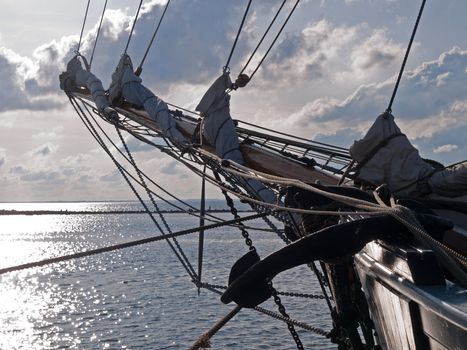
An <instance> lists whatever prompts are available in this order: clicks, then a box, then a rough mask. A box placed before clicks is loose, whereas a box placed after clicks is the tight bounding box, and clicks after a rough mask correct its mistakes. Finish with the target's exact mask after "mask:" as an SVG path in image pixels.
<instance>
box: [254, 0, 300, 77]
mask: <svg viewBox="0 0 467 350" xmlns="http://www.w3.org/2000/svg"><path fill="white" fill-rule="evenodd" d="M299 2H300V0H297V1H296V2H295V5H294V6H293V8H292V10H291V11H290V13H289V15H288V16H287V18H286V19H285V21H284V23H283V24H282V27H281V29H280V30H279V32H278V33H277V35H276V37H275V38H274V40H273V41H272V43H271V45H270V46H269V48H268V50H267V51H266V53H265V54H264V56H263V58H262V59H261V61H260V62H259V63H258V65H257V66H256V68H255V69H254V70H253V73H251V75H250V79H249V80H251V79H252V78H253V76H254V75H255V74H256V72H257V71H258V69H259V67H260V66H261V65H262V64H263V62H264V60H265V59H266V57H267V55H268V54H269V52H270V51H271V49H272V48H273V46H274V44H275V43H276V41H277V39H278V38H279V35H281V33H282V30H283V29H284V28H285V26H286V25H287V22H288V21H289V19H290V17H291V16H292V14H293V13H294V11H295V9H296V8H297V6H298V3H299Z"/></svg>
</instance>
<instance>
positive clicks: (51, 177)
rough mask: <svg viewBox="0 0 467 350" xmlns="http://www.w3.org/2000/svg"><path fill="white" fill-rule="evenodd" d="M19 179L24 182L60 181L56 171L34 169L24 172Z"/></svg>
mask: <svg viewBox="0 0 467 350" xmlns="http://www.w3.org/2000/svg"><path fill="white" fill-rule="evenodd" d="M20 180H21V181H26V182H55V183H59V181H60V182H62V179H61V178H60V173H59V172H58V171H43V170H41V171H35V172H26V174H24V175H21V176H20Z"/></svg>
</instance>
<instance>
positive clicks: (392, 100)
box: [386, 0, 426, 113]
mask: <svg viewBox="0 0 467 350" xmlns="http://www.w3.org/2000/svg"><path fill="white" fill-rule="evenodd" d="M425 2H426V0H423V1H422V5H421V6H420V10H419V11H418V16H417V20H416V21H415V26H414V28H413V30H412V35H411V37H410V41H409V45H408V46H407V50H406V51H405V56H404V60H403V61H402V66H401V69H400V71H399V76H398V77H397V81H396V85H395V86H394V90H393V92H392V96H391V100H390V101H389V105H388V108H387V109H386V113H391V111H392V103H393V102H394V98H395V97H396V93H397V89H398V88H399V83H400V81H401V78H402V74H403V73H404V69H405V64H406V63H407V58H408V57H409V53H410V49H411V47H412V43H413V40H414V38H415V33H416V32H417V28H418V23H419V22H420V18H421V17H422V13H423V8H424V7H425Z"/></svg>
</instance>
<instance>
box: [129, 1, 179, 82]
mask: <svg viewBox="0 0 467 350" xmlns="http://www.w3.org/2000/svg"><path fill="white" fill-rule="evenodd" d="M169 4H170V0H168V1H167V4H165V7H164V12H162V16H161V18H160V20H159V23H158V24H157V27H156V30H155V31H154V34H153V35H152V38H151V41H150V42H149V44H148V47H147V48H146V52H145V53H144V56H143V58H142V59H141V63H140V64H139V66H138V68H136V71H135V75H137V76H140V75H141V72H142V71H143V64H144V61H145V60H146V56H147V55H148V53H149V50H150V49H151V46H152V43H153V41H154V38H155V37H156V35H157V32H158V31H159V27H160V26H161V23H162V20H163V19H164V16H165V12H166V11H167V8H168V7H169Z"/></svg>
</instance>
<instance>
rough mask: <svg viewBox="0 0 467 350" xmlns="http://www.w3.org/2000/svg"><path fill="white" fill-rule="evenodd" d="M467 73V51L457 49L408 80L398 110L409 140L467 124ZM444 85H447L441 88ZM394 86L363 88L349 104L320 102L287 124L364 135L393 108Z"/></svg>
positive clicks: (314, 130) (312, 131) (396, 105)
mask: <svg viewBox="0 0 467 350" xmlns="http://www.w3.org/2000/svg"><path fill="white" fill-rule="evenodd" d="M465 67H467V51H463V50H461V49H459V48H453V49H451V50H450V51H448V52H445V53H443V54H442V55H440V57H439V58H438V59H437V60H434V61H431V62H426V63H423V64H421V65H420V66H419V67H417V68H415V69H414V70H412V71H410V72H407V73H406V74H405V75H404V77H403V79H402V82H401V85H400V88H399V91H398V94H397V97H396V100H395V103H394V105H393V110H394V114H395V115H396V117H397V119H396V121H397V122H398V123H399V124H400V126H401V127H402V128H403V130H404V131H405V132H406V133H407V134H408V136H409V137H411V138H414V139H417V138H429V137H432V136H433V135H434V134H436V133H438V132H440V131H441V130H445V129H446V128H451V129H455V128H458V127H460V126H462V125H465V124H466V123H467V121H465V114H466V113H467V90H466V89H465V86H466V85H467V73H466V72H465ZM440 77H441V78H440ZM440 79H441V80H442V81H443V84H439V81H440ZM394 81H395V79H394V78H391V79H388V80H386V81H384V82H382V83H376V84H368V85H362V86H360V87H359V88H358V89H357V90H356V91H355V92H354V93H352V94H351V95H350V96H348V97H347V98H345V99H343V100H339V99H331V98H320V99H316V100H314V101H311V102H309V103H307V104H305V105H304V106H303V107H302V108H301V109H300V110H299V111H298V112H296V113H294V114H292V115H291V116H290V117H289V118H288V121H287V123H288V125H291V126H294V127H296V128H297V129H299V128H300V129H301V130H302V132H303V129H304V128H305V129H306V130H308V131H309V133H310V134H311V135H317V134H319V133H322V134H324V135H326V134H327V135H330V134H334V133H336V132H337V131H339V130H344V129H352V130H354V131H359V132H361V133H363V132H364V131H365V130H366V129H367V127H368V126H369V124H370V123H371V122H372V121H373V120H374V119H375V117H376V116H377V115H378V114H379V113H381V112H383V111H384V109H385V107H386V106H387V103H388V101H389V97H390V95H391V93H392V89H393V86H394Z"/></svg>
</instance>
